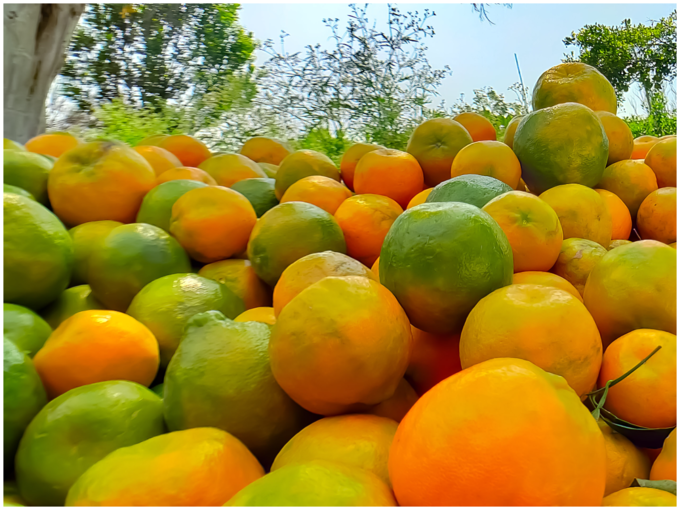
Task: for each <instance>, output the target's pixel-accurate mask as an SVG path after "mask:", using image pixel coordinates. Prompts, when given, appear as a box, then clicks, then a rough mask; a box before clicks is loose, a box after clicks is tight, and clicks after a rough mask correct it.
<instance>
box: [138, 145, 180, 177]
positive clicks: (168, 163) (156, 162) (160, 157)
mask: <svg viewBox="0 0 680 510" xmlns="http://www.w3.org/2000/svg"><path fill="white" fill-rule="evenodd" d="M133 150H134V151H135V152H137V153H138V154H139V155H141V156H142V157H143V158H144V159H146V160H147V162H148V163H149V164H150V165H151V168H153V171H154V172H155V173H156V177H158V176H159V175H161V174H162V173H163V172H166V171H168V170H170V169H172V168H177V167H178V166H182V162H181V161H180V160H179V159H177V156H175V155H174V154H173V153H172V152H169V151H166V150H165V149H161V148H160V147H155V146H153V145H138V146H136V147H133Z"/></svg>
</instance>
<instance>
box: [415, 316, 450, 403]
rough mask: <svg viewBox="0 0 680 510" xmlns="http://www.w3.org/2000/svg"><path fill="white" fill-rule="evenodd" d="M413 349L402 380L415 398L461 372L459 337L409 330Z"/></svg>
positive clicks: (416, 329)
mask: <svg viewBox="0 0 680 510" xmlns="http://www.w3.org/2000/svg"><path fill="white" fill-rule="evenodd" d="M411 334H412V335H413V349H412V350H411V357H410V358H409V363H408V368H407V369H406V379H407V380H408V381H409V382H410V383H411V385H412V386H413V388H414V389H415V390H416V392H417V393H418V395H423V394H424V393H425V392H426V391H428V390H429V389H431V388H432V387H434V386H435V385H436V384H438V383H440V382H441V381H443V380H444V379H446V378H447V377H449V376H452V375H453V374H457V373H458V372H460V371H461V370H462V368H461V366H460V354H459V344H460V333H454V334H450V335H434V334H432V333H426V332H425V331H423V330H420V329H418V328H416V327H414V326H411Z"/></svg>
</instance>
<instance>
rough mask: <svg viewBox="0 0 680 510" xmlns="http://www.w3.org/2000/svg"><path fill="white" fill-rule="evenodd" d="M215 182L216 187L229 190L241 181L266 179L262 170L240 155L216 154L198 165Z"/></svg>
mask: <svg viewBox="0 0 680 510" xmlns="http://www.w3.org/2000/svg"><path fill="white" fill-rule="evenodd" d="M198 168H200V169H201V170H204V171H205V172H207V173H208V174H210V176H211V177H212V178H213V179H215V181H217V184H218V186H224V187H226V188H229V187H231V186H233V185H234V184H236V183H237V182H239V181H242V180H243V179H255V178H263V177H267V174H265V173H264V170H262V168H260V166H259V165H258V164H257V163H255V162H254V161H252V160H251V159H249V158H247V157H245V156H243V155H241V154H218V155H216V156H213V157H211V158H209V159H206V160H205V161H204V162H203V163H201V164H200V165H198Z"/></svg>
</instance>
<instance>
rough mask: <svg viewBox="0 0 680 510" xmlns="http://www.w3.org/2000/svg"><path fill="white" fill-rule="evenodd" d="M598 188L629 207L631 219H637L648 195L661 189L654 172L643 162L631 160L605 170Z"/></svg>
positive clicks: (620, 162)
mask: <svg viewBox="0 0 680 510" xmlns="http://www.w3.org/2000/svg"><path fill="white" fill-rule="evenodd" d="M597 187H598V188H600V189H605V190H607V191H610V192H612V193H614V194H615V195H616V196H617V197H619V198H620V199H621V200H622V201H623V203H624V204H626V207H628V211H629V212H630V216H631V218H636V217H637V212H638V209H639V207H640V204H642V201H643V200H644V199H645V198H647V195H649V194H650V193H651V192H652V191H656V190H657V189H659V186H658V185H657V182H656V176H655V175H654V171H653V170H652V169H651V168H650V167H648V166H647V165H646V164H645V163H643V162H642V161H634V160H631V159H626V160H623V161H619V162H618V163H614V164H613V165H609V166H608V167H607V168H605V170H604V173H603V174H602V180H600V182H599V184H598V185H597Z"/></svg>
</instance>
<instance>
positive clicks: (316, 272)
mask: <svg viewBox="0 0 680 510" xmlns="http://www.w3.org/2000/svg"><path fill="white" fill-rule="evenodd" d="M327 276H363V277H364V278H369V279H371V280H376V281H377V278H376V277H375V276H374V275H373V273H372V272H371V271H370V270H369V269H368V268H367V267H366V266H364V265H363V264H362V263H361V262H358V261H356V260H354V259H353V258H351V257H348V256H347V255H344V254H342V253H336V252H333V251H324V252H321V253H312V254H310V255H306V256H304V257H302V258H301V259H298V260H296V261H295V262H293V263H292V264H291V265H290V266H288V267H287V268H286V270H285V271H284V272H283V273H282V274H281V278H279V281H278V283H277V284H276V287H274V312H275V313H276V315H277V316H278V315H279V314H280V313H281V310H283V308H284V307H285V306H286V305H287V304H288V303H290V302H291V300H292V299H293V298H295V296H297V295H298V294H300V292H302V291H303V290H305V289H306V288H307V287H309V286H310V285H313V284H315V283H316V282H318V281H319V280H323V279H324V278H326V277H327Z"/></svg>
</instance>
